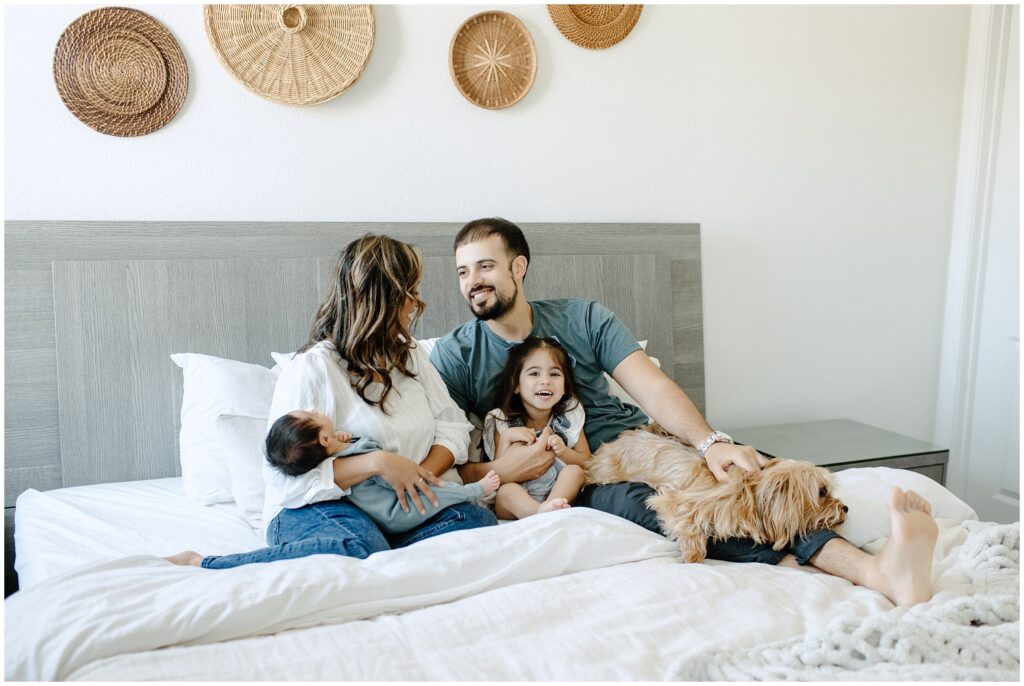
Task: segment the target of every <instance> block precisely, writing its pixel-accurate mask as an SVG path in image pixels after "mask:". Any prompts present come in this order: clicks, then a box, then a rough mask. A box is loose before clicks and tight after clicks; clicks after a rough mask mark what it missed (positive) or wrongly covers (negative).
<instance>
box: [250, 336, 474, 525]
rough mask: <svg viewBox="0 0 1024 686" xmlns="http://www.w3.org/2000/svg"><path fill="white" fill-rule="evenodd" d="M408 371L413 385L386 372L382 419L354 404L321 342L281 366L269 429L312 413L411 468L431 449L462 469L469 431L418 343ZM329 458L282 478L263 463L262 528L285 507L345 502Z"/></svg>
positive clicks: (374, 388)
mask: <svg viewBox="0 0 1024 686" xmlns="http://www.w3.org/2000/svg"><path fill="white" fill-rule="evenodd" d="M409 367H410V369H411V370H412V371H413V372H414V373H415V374H416V378H411V377H408V376H405V375H404V374H402V373H401V372H398V371H397V370H396V371H393V372H392V373H391V380H392V382H393V383H394V386H393V388H392V391H391V393H390V395H388V399H387V410H388V414H384V412H382V411H381V409H380V406H378V405H369V404H367V403H366V402H364V401H363V399H362V398H360V397H359V395H358V394H357V393H356V391H355V389H354V388H352V384H351V382H350V381H349V375H348V372H347V371H345V369H343V368H342V366H341V363H340V360H339V358H338V356H337V354H335V352H334V347H333V345H332V344H331V343H328V342H326V341H322V342H320V343H318V344H316V345H315V346H313V347H312V348H310V349H309V350H307V351H306V352H304V353H299V354H297V355H296V356H295V357H294V358H293V359H292V360H291V361H290V362H288V363H287V364H286V365H284V368H283V369H282V370H281V376H280V377H278V380H277V385H276V386H275V387H274V400H273V401H272V402H271V405H270V418H269V421H268V422H267V430H268V431H269V430H270V427H271V425H273V423H274V422H275V421H276V420H277V419H278V418H279V417H281V416H282V415H285V414H288V413H289V412H291V411H293V410H316V411H318V412H322V413H323V414H325V415H327V416H328V417H330V418H331V419H332V420H333V421H334V426H335V428H336V429H337V430H339V431H348V432H349V433H351V434H352V435H353V436H369V437H370V438H373V439H374V440H376V441H377V442H378V443H380V445H381V448H382V449H383V450H386V451H388V452H393V453H397V454H399V455H402V456H404V457H407V458H409V459H410V460H412V461H414V462H416V463H420V462H422V461H423V460H424V458H426V456H427V453H428V452H430V448H431V446H433V445H435V444H436V445H443V446H444V447H445V448H448V450H450V451H451V452H452V455H454V456H455V464H457V465H458V464H465V462H466V457H467V449H468V447H469V432H470V430H471V429H472V428H473V427H472V425H471V424H469V423H468V422H467V421H466V415H465V414H464V413H463V412H462V410H461V409H459V406H458V405H456V404H455V403H454V402H453V401H452V399H451V396H449V395H448V388H447V386H445V383H444V380H443V379H441V375H440V374H438V373H437V370H436V369H434V366H433V365H432V364H430V360H429V358H428V357H427V353H426V352H425V351H424V350H423V348H422V346H420V345H418V344H417V345H416V347H415V348H414V349H413V350H412V356H411V358H410V363H409ZM382 389H383V385H382V384H380V383H377V382H374V383H371V384H370V385H369V386H368V387H367V389H366V394H367V395H368V396H369V397H371V398H373V397H377V396H378V394H379V393H380V392H381V390H382ZM334 459H335V458H328V459H326V460H324V461H323V462H321V463H320V465H319V466H318V467H317V468H316V469H313V470H312V471H310V472H307V473H306V474H303V475H301V476H297V477H296V476H287V475H286V474H283V473H281V472H280V471H278V470H277V469H275V468H274V467H272V466H271V465H270V464H269V463H268V462H267V461H266V460H264V462H263V480H264V482H265V484H266V492H265V495H264V502H263V521H264V522H266V524H265V526H269V524H270V521H271V520H272V519H273V518H274V517H275V516H277V513H278V512H280V511H281V510H282V509H284V508H295V507H302V506H303V505H309V504H311V503H318V502H321V501H324V500H336V499H338V498H341V497H342V496H346V495H348V494H349V492H350V491H349V490H346V489H341V488H339V487H338V485H337V484H335V483H334Z"/></svg>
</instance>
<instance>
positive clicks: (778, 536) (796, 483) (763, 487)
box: [754, 459, 847, 550]
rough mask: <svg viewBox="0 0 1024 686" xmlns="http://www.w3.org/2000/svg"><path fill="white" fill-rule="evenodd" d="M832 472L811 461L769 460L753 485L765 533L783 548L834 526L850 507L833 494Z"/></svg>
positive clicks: (774, 543)
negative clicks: (805, 535) (805, 536)
mask: <svg viewBox="0 0 1024 686" xmlns="http://www.w3.org/2000/svg"><path fill="white" fill-rule="evenodd" d="M833 484H834V482H833V479H832V475H831V474H830V473H829V472H828V470H826V469H823V468H821V467H815V466H814V465H812V464H810V463H809V462H799V461H796V460H783V459H774V460H769V461H768V464H767V465H765V467H764V469H763V470H761V474H760V478H758V479H757V480H756V482H755V484H754V488H755V498H756V502H757V505H756V507H757V510H758V512H759V514H760V520H761V522H762V525H763V526H764V529H765V532H764V533H765V536H766V538H767V539H768V541H769V542H771V543H772V544H773V547H774V548H775V549H776V550H782V549H783V548H784V547H786V546H788V545H789V544H790V542H791V541H792V540H793V539H794V538H795V537H796V536H798V535H801V534H806V533H808V532H811V531H817V530H819V529H834V528H835V527H836V526H838V525H840V524H842V523H843V521H845V519H846V511H847V508H846V506H845V505H843V503H841V502H840V501H839V500H838V499H837V498H836V497H835V496H834V495H832V488H833Z"/></svg>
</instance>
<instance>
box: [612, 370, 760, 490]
mask: <svg viewBox="0 0 1024 686" xmlns="http://www.w3.org/2000/svg"><path fill="white" fill-rule="evenodd" d="M612 378H613V379H615V380H616V381H617V382H618V383H619V385H620V386H622V387H623V388H624V389H625V391H626V393H629V394H630V395H631V396H633V397H634V398H635V399H636V401H637V402H638V403H640V407H641V409H643V411H644V412H646V413H647V415H648V416H649V417H651V419H653V420H654V421H656V422H658V423H659V424H661V425H662V426H663V427H665V428H666V429H667V430H668V431H670V432H672V433H673V434H675V435H676V436H679V437H680V438H682V439H684V440H685V441H687V442H688V443H689V444H690V445H694V446H696V445H700V443H701V441H703V440H704V439H705V438H707V437H708V436H710V435H711V432H712V429H711V426H710V425H709V424H708V423H707V421H706V420H705V419H704V417H703V416H701V413H700V411H699V410H698V409H697V407H696V406H695V405H694V404H693V401H691V400H690V399H689V398H688V397H687V395H686V393H684V392H683V389H681V388H679V386H678V385H676V382H675V381H673V380H672V379H670V378H668V376H666V375H665V373H664V372H662V371H661V370H660V369H658V368H657V367H655V366H654V363H653V362H651V358H649V357H648V356H647V353H645V352H644V351H643V350H637V351H635V352H633V353H631V354H629V355H627V356H626V358H625V359H624V360H622V362H620V363H619V364H618V366H617V367H615V370H614V371H613V372H612ZM704 460H705V461H706V462H707V464H708V467H709V468H710V469H711V472H712V473H713V474H714V475H715V478H716V479H718V480H719V481H721V480H723V479H724V478H725V470H726V468H727V467H729V465H733V464H735V465H736V466H737V467H739V468H740V469H743V470H745V471H748V472H754V471H757V470H759V469H760V468H761V467H762V466H763V465H764V464H765V463H766V462H767V460H766V459H765V458H764V457H763V456H762V455H760V454H758V452H757V451H756V450H754V449H753V448H751V447H749V446H741V445H732V444H730V443H715V444H713V445H712V446H711V447H710V448H708V451H707V453H706V455H705V457H704Z"/></svg>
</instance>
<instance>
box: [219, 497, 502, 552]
mask: <svg viewBox="0 0 1024 686" xmlns="http://www.w3.org/2000/svg"><path fill="white" fill-rule="evenodd" d="M497 523H498V520H497V519H496V518H495V516H494V513H492V512H491V511H490V510H487V509H485V508H483V507H480V506H479V505H474V504H472V503H459V504H458V505H452V506H450V507H446V508H445V509H443V510H441V511H440V512H438V513H437V514H436V515H434V516H433V517H431V518H430V519H428V520H427V521H425V522H424V523H423V524H421V525H419V526H418V527H416V528H415V529H412V530H410V531H406V532H403V533H400V534H395V535H393V536H385V535H384V534H383V533H381V530H380V529H379V528H377V525H376V524H374V523H373V520H372V519H370V517H369V515H367V514H366V513H364V512H363V511H362V510H360V509H359V508H358V507H356V506H355V505H353V504H352V503H350V502H349V501H348V500H347V499H344V498H343V499H341V500H328V501H326V502H322V503H313V504H312V505H306V506H305V507H299V508H295V509H293V510H281V512H280V513H278V515H277V516H276V517H274V519H272V520H271V521H270V526H268V527H267V543H269V544H270V545H269V546H268V547H266V548H260V549H259V550H253V551H251V552H248V553H236V554H234V555H211V556H209V557H204V558H203V561H202V562H201V563H200V564H201V565H202V566H203V567H206V568H208V569H228V568H230V567H238V566H240V565H247V564H252V563H254V562H273V561H274V560H290V559H293V558H296V557H306V556H307V555H322V554H325V553H326V554H331V555H345V556H347V557H358V558H360V559H362V558H366V557H369V556H370V555H373V554H374V553H379V552H381V551H382V550H391V549H392V548H403V547H405V546H407V545H411V544H413V543H416V542H417V541H422V540H424V539H427V538H430V537H432V536H437V535H440V534H444V533H448V532H449V531H459V530H461V529H475V528H477V527H480V526H493V525H495V524H497Z"/></svg>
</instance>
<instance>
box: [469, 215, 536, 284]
mask: <svg viewBox="0 0 1024 686" xmlns="http://www.w3.org/2000/svg"><path fill="white" fill-rule="evenodd" d="M491 236H501V240H502V241H503V242H504V243H505V252H507V253H508V254H509V256H510V257H511V258H512V259H513V260H514V259H516V258H517V257H519V256H520V255H522V256H523V257H525V258H526V261H527V263H529V261H530V246H529V245H528V244H527V242H526V236H524V235H523V230H522V229H520V228H519V227H518V226H516V225H515V224H513V223H512V222H510V221H509V220H507V219H502V218H501V217H486V218H484V219H474V220H473V221H471V222H469V223H468V224H466V225H465V226H463V227H462V230H461V231H459V233H458V234H457V235H456V236H455V246H454V249H455V250H458V249H459V246H462V245H466V244H467V243H475V242H477V241H480V240H484V239H485V238H490V237H491ZM524 278H525V275H524Z"/></svg>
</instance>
